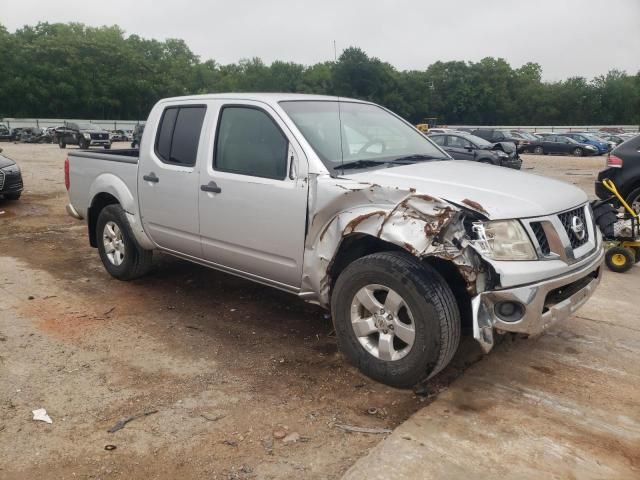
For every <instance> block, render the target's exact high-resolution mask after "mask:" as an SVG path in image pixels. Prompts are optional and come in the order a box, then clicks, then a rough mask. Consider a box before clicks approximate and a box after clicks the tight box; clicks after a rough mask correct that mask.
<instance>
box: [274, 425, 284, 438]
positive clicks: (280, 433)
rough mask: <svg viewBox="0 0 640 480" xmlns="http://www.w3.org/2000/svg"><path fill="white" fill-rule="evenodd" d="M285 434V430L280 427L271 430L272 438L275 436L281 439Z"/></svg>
mask: <svg viewBox="0 0 640 480" xmlns="http://www.w3.org/2000/svg"><path fill="white" fill-rule="evenodd" d="M286 436H287V431H286V430H283V429H281V428H279V429H277V430H274V431H273V438H275V439H276V440H282V439H283V438H284V437H286Z"/></svg>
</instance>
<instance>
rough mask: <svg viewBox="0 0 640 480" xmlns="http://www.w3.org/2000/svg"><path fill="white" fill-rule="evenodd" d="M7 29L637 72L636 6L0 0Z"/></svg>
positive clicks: (608, 2)
mask: <svg viewBox="0 0 640 480" xmlns="http://www.w3.org/2000/svg"><path fill="white" fill-rule="evenodd" d="M0 12H2V14H1V16H0V23H2V24H4V25H5V26H6V27H7V28H8V29H9V30H10V31H12V32H13V31H15V30H16V29H17V28H20V27H22V26H23V25H25V24H29V25H33V24H35V23H37V22H38V21H48V22H69V21H74V22H83V23H86V24H89V25H96V26H97V25H113V24H117V25H119V26H120V27H121V28H123V29H124V30H125V31H126V32H127V34H133V33H136V34H138V35H140V36H142V37H147V38H156V39H159V40H163V39H165V38H182V39H184V40H185V41H186V42H187V44H188V45H189V47H190V48H191V49H192V51H194V52H195V53H196V54H197V55H200V57H201V59H203V60H206V59H210V58H211V59H214V60H216V61H217V62H218V63H222V64H225V63H232V62H237V61H238V60H240V59H242V58H251V57H260V58H262V59H263V60H264V61H265V62H267V63H270V62H272V61H273V60H285V61H294V62H298V63H303V64H306V65H309V64H313V63H316V62H319V61H325V60H330V59H332V58H333V41H334V40H335V41H336V44H337V49H338V55H339V54H340V50H341V49H344V48H346V47H349V46H358V47H360V48H362V49H363V50H365V51H366V52H367V53H368V54H369V55H371V56H376V57H379V58H380V59H382V60H384V61H387V62H389V63H391V64H392V65H394V66H396V67H397V68H399V69H401V70H403V69H424V68H426V67H427V66H428V65H429V64H431V63H433V62H435V61H437V60H443V61H447V60H472V61H477V60H480V59H481V58H483V57H486V56H494V57H503V58H505V59H506V60H507V61H508V62H509V63H511V64H512V65H513V66H520V65H522V64H523V63H526V62H529V61H532V62H538V63H539V64H540V65H542V68H543V76H544V78H545V79H546V80H559V79H563V78H566V77H569V76H576V75H581V76H586V77H589V78H591V77H593V76H596V75H599V74H602V73H605V72H607V71H608V70H610V69H612V68H618V69H621V70H626V71H627V72H629V73H636V72H638V71H639V70H640V0H533V1H527V0H440V1H433V0H415V1H408V0H398V1H391V0H387V1H384V0H313V1H309V0H226V1H220V0H209V1H205V0H201V1H196V0H173V1H169V0H153V1H151V0H133V1H126V0H109V1H104V2H102V1H90V2H82V1H80V2H78V1H77V0H74V1H67V0H56V1H54V2H42V1H35V0H20V1H18V2H16V1H15V0H0Z"/></svg>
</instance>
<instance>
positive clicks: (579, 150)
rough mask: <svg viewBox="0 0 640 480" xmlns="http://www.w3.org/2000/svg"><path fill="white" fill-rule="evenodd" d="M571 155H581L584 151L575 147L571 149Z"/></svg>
mask: <svg viewBox="0 0 640 480" xmlns="http://www.w3.org/2000/svg"><path fill="white" fill-rule="evenodd" d="M571 155H573V156H574V157H582V156H583V155H584V151H583V150H582V149H581V148H580V147H577V148H574V149H573V150H571Z"/></svg>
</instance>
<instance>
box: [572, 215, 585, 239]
mask: <svg viewBox="0 0 640 480" xmlns="http://www.w3.org/2000/svg"><path fill="white" fill-rule="evenodd" d="M571 231H572V232H573V234H574V235H575V236H576V238H577V239H578V240H583V239H584V236H585V235H586V233H587V232H586V231H585V229H584V222H583V221H582V219H581V218H580V217H575V216H574V217H573V218H572V219H571Z"/></svg>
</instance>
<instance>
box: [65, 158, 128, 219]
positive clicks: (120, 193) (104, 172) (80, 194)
mask: <svg viewBox="0 0 640 480" xmlns="http://www.w3.org/2000/svg"><path fill="white" fill-rule="evenodd" d="M138 155H139V151H138V150H135V149H122V150H104V151H100V152H96V151H93V150H70V151H69V153H68V158H69V179H70V182H69V183H70V186H69V199H70V201H71V204H72V205H73V206H74V208H75V209H76V210H77V212H78V213H79V214H80V215H81V216H83V217H85V218H86V214H87V210H88V208H89V207H90V206H91V205H90V202H91V199H93V198H94V196H95V194H96V193H98V192H104V193H108V194H112V195H113V196H114V197H116V198H119V199H120V200H121V203H123V204H124V205H123V206H125V205H126V208H127V209H130V210H129V211H130V212H131V213H134V214H137V211H138V200H137V198H138V197H137V193H138V184H137V175H138Z"/></svg>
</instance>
